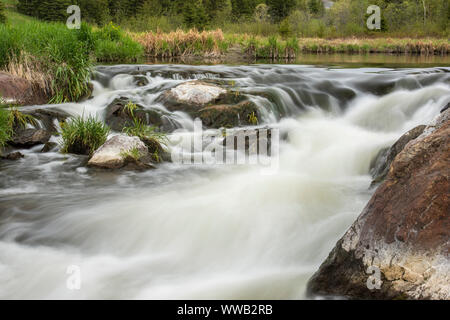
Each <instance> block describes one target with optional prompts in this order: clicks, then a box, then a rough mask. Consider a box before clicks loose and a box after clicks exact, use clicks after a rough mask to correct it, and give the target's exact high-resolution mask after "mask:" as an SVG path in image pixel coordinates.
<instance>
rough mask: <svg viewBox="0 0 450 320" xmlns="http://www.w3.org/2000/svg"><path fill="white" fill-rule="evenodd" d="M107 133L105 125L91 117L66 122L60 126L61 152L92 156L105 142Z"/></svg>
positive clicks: (107, 129)
mask: <svg viewBox="0 0 450 320" xmlns="http://www.w3.org/2000/svg"><path fill="white" fill-rule="evenodd" d="M109 131H110V129H109V127H108V126H107V125H106V124H104V123H103V122H102V121H99V120H97V119H96V118H94V117H92V116H89V117H87V118H83V117H76V118H73V119H71V120H68V121H66V122H65V123H63V125H62V126H61V138H62V145H63V146H62V151H63V152H67V153H75V154H85V155H92V154H93V153H94V151H95V150H97V149H98V148H99V147H100V146H101V145H103V144H104V143H105V142H106V139H107V137H108V134H109Z"/></svg>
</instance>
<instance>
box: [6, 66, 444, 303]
mask: <svg viewBox="0 0 450 320" xmlns="http://www.w3.org/2000/svg"><path fill="white" fill-rule="evenodd" d="M145 68H147V69H145ZM142 69H145V70H143V71H142ZM97 71H98V73H99V75H98V76H97V81H96V82H95V91H94V98H93V99H92V100H89V101H87V102H85V103H80V104H66V105H61V106H60V108H61V109H64V110H65V111H67V112H71V113H73V114H74V115H75V114H84V113H86V112H89V113H93V114H96V115H98V116H99V117H101V116H102V115H103V113H104V108H105V107H106V105H107V104H108V103H110V102H111V101H112V100H113V99H114V98H116V97H118V96H121V95H126V96H128V97H134V99H135V100H137V101H138V102H140V103H141V104H143V105H144V106H146V107H148V108H155V109H158V110H162V111H164V112H167V110H164V107H163V106H161V105H157V104H154V101H155V99H156V97H157V96H158V94H160V93H161V92H162V91H163V90H165V89H167V88H170V87H173V86H174V85H176V84H178V83H181V82H183V81H186V80H187V79H194V78H202V77H207V78H220V79H227V80H230V81H231V80H232V81H233V82H234V83H235V84H233V85H235V86H238V87H239V88H241V90H242V92H244V93H246V94H248V95H249V97H250V98H251V99H254V101H256V102H258V105H259V106H261V108H264V112H265V113H264V114H265V117H264V125H269V126H271V127H272V128H277V129H279V130H280V132H281V135H280V136H282V137H283V139H282V141H281V142H280V156H279V157H280V159H279V160H280V162H279V163H280V165H279V170H278V171H277V172H275V173H274V174H272V175H261V172H260V170H259V169H260V168H259V167H258V166H252V165H244V166H242V165H240V166H220V165H212V166H193V165H192V166H186V165H182V164H171V163H167V164H164V165H162V166H161V167H160V168H158V169H157V170H152V171H146V172H121V173H112V172H102V171H98V170H91V169H87V168H84V167H80V165H79V163H80V159H79V158H78V157H76V156H72V155H62V154H59V153H48V154H41V153H39V152H38V151H37V148H35V149H32V150H27V151H23V153H24V154H25V156H26V157H25V158H24V159H23V160H21V161H20V162H18V163H8V164H4V163H2V164H1V165H0V177H1V179H0V181H1V182H0V298H1V299H11V298H33V299H34V298H37V299H89V298H100V299H302V298H305V287H306V283H307V280H308V279H309V277H310V276H311V275H312V274H313V273H314V272H315V271H316V270H317V268H318V267H319V265H320V263H321V262H322V261H323V260H324V259H325V258H326V256H327V255H328V253H329V252H330V250H331V249H332V248H333V246H334V244H335V243H336V241H337V240H338V239H339V238H340V236H342V234H343V233H344V232H345V231H346V229H347V228H348V227H349V226H350V225H351V224H352V222H353V221H354V220H355V219H356V217H357V216H358V214H359V213H360V212H361V211H362V209H363V208H364V206H365V204H366V203H367V202H368V200H369V199H370V196H371V194H372V193H373V190H370V189H369V185H370V182H371V177H370V175H369V169H370V163H371V160H372V159H373V158H374V157H375V156H376V154H377V153H378V152H379V151H380V150H381V149H382V148H384V147H387V146H390V145H391V144H392V143H393V142H395V140H396V139H398V138H399V137H400V136H401V135H402V134H403V133H405V132H406V131H407V130H409V129H411V128H413V127H415V126H417V125H420V124H426V123H428V122H430V121H431V120H432V119H433V118H434V117H435V116H436V115H437V114H439V111H440V110H441V109H442V107H443V106H445V105H446V104H447V103H448V102H450V73H449V71H450V70H449V69H443V68H440V69H439V68H433V69H414V70H390V69H389V70H388V69H354V70H338V69H326V68H315V67H306V66H270V65H268V66H267V65H266V66H246V67H225V66H209V67H204V66H151V67H144V66H142V67H141V70H140V71H139V72H140V73H141V74H144V75H145V76H146V77H147V78H148V80H149V83H148V85H146V86H145V87H143V88H141V87H137V86H135V85H134V84H133V77H132V75H133V74H135V73H136V66H117V67H100V68H98V70H97ZM132 71H133V72H132ZM264 91H265V92H271V93H272V97H273V98H272V99H266V98H264V97H261V96H260V95H258V94H257V93H259V92H264ZM336 92H337V93H336ZM168 117H169V118H171V119H172V120H173V121H174V122H175V123H177V127H178V128H184V129H186V130H187V131H188V132H189V130H191V129H192V121H193V119H190V118H189V117H188V116H187V115H185V114H181V113H178V114H176V113H171V114H168ZM69 266H77V267H79V270H80V277H81V278H80V279H81V282H80V289H79V290H70V289H69V288H68V286H67V281H68V279H69V278H70V276H71V275H70V274H68V273H67V268H68V267H69Z"/></svg>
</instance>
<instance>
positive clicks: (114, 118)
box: [105, 97, 163, 132]
mask: <svg viewBox="0 0 450 320" xmlns="http://www.w3.org/2000/svg"><path fill="white" fill-rule="evenodd" d="M129 102H130V100H129V99H127V98H124V97H120V98H117V99H115V100H114V101H113V102H112V103H111V104H110V105H108V107H106V117H105V122H106V124H107V125H108V126H109V127H110V128H111V129H112V130H114V131H118V132H121V131H123V129H124V128H125V127H129V126H132V125H133V116H134V118H135V119H137V120H139V121H142V122H143V123H145V124H147V125H151V126H155V127H161V126H162V125H163V123H162V121H161V116H162V115H161V114H160V113H159V112H157V111H155V110H147V109H145V108H144V107H143V106H141V105H139V104H137V105H136V107H137V108H136V110H134V111H133V115H132V114H131V113H130V112H129V111H128V110H127V109H126V108H125V106H126V105H127V104H128V103H129Z"/></svg>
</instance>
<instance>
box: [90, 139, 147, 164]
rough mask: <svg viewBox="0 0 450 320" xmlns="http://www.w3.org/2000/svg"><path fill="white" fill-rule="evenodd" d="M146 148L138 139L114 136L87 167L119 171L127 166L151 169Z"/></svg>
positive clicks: (97, 152) (95, 153)
mask: <svg viewBox="0 0 450 320" xmlns="http://www.w3.org/2000/svg"><path fill="white" fill-rule="evenodd" d="M149 161H150V154H149V151H148V148H147V146H146V145H145V144H144V143H143V142H142V141H141V140H139V138H138V137H129V136H124V135H118V136H114V137H112V138H111V139H109V140H108V141H106V142H105V144H103V145H102V146H101V147H100V148H99V149H97V151H95V152H94V155H93V156H92V158H91V159H90V160H89V162H88V166H91V167H98V168H107V169H120V168H123V167H125V166H126V165H128V164H131V165H136V166H137V167H143V168H145V167H147V166H148V167H151V166H150V165H148V164H146V162H149Z"/></svg>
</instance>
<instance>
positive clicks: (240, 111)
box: [195, 101, 260, 128]
mask: <svg viewBox="0 0 450 320" xmlns="http://www.w3.org/2000/svg"><path fill="white" fill-rule="evenodd" d="M195 116H196V117H198V118H200V119H201V120H202V123H203V125H204V126H206V127H208V128H233V127H239V126H248V125H257V124H258V122H259V118H260V115H259V112H258V108H257V106H256V105H255V104H254V103H253V102H250V101H245V102H241V103H239V104H236V105H214V106H208V107H205V108H202V109H200V110H199V111H198V112H197V113H196V114H195Z"/></svg>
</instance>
